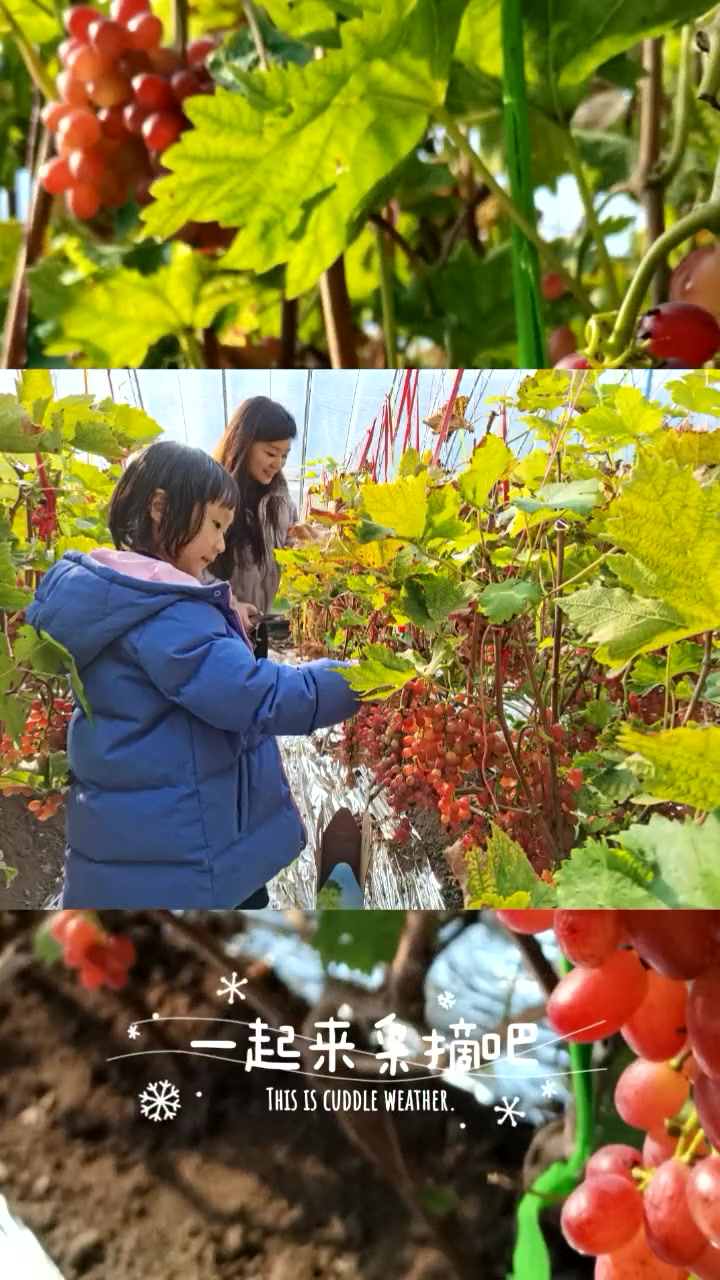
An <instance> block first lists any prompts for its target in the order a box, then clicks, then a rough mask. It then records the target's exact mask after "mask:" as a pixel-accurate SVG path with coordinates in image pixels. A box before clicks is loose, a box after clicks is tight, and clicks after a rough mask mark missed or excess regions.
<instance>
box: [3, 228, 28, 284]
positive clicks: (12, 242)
mask: <svg viewBox="0 0 720 1280" xmlns="http://www.w3.org/2000/svg"><path fill="white" fill-rule="evenodd" d="M22 236H23V224H22V223H21V222H18V220H17V219H16V218H8V220H7V221H6V222H3V223H0V289H9V288H10V285H11V284H12V281H13V276H14V274H15V262H16V260H17V255H18V249H19V248H20V245H21V244H22Z"/></svg>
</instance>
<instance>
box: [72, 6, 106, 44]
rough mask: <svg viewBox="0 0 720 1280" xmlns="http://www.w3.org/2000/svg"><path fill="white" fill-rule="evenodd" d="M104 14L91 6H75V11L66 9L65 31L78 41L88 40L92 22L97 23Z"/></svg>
mask: <svg viewBox="0 0 720 1280" xmlns="http://www.w3.org/2000/svg"><path fill="white" fill-rule="evenodd" d="M101 17H102V14H101V13H98V11H97V9H91V8H90V6H89V5H75V7H74V8H73V9H66V10H65V12H64V13H63V23H64V25H65V30H66V31H69V33H70V35H71V36H74V37H75V39H76V40H87V34H88V29H89V27H90V23H91V22H97V20H98V18H101Z"/></svg>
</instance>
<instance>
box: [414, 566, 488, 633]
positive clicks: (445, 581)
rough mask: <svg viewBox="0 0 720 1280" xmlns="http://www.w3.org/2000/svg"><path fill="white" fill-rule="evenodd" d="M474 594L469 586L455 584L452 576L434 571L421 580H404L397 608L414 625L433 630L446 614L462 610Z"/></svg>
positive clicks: (464, 583)
mask: <svg viewBox="0 0 720 1280" xmlns="http://www.w3.org/2000/svg"><path fill="white" fill-rule="evenodd" d="M474 594H475V589H474V587H473V584H472V583H470V582H458V580H457V578H455V577H453V576H452V574H450V573H447V572H444V571H442V570H437V571H436V572H434V573H432V574H428V575H427V576H426V577H424V578H423V579H422V580H419V579H417V578H408V579H407V580H406V582H405V584H404V587H403V591H402V595H401V597H400V606H401V608H402V609H404V610H405V612H406V614H407V616H408V618H409V619H410V620H411V622H414V623H415V626H417V627H424V628H425V629H426V630H428V631H434V630H437V628H438V626H440V625H441V624H442V623H443V622H444V621H445V619H446V618H447V617H448V615H449V614H451V613H454V612H455V611H456V610H458V609H462V608H464V606H465V605H467V604H468V602H469V601H470V600H471V599H472V597H473V595H474Z"/></svg>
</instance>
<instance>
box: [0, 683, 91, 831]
mask: <svg viewBox="0 0 720 1280" xmlns="http://www.w3.org/2000/svg"><path fill="white" fill-rule="evenodd" d="M72 710H73V705H72V703H71V702H68V701H67V699H65V698H53V699H52V700H51V701H50V702H48V703H46V702H44V701H43V700H42V699H41V698H35V700H34V701H33V703H32V704H31V707H30V712H29V714H28V717H27V720H26V721H25V729H24V732H23V734H22V735H21V737H20V745H19V746H17V747H16V746H15V743H14V742H13V740H12V738H11V737H10V735H9V734H8V733H4V734H3V736H2V738H1V739H0V768H2V765H3V763H4V764H7V765H9V766H10V767H11V768H12V767H13V766H14V765H16V764H19V763H20V762H21V761H23V760H30V759H31V758H33V757H37V756H41V755H43V754H46V753H47V752H51V751H64V750H65V746H66V743H67V727H68V723H69V720H70V716H71V715H72ZM0 791H1V792H2V794H3V795H6V796H9V795H24V796H32V795H33V789H32V787H26V786H22V785H15V784H13V783H7V784H6V785H4V786H3V787H2V788H0ZM62 802H63V795H62V792H59V791H53V792H51V793H50V794H49V795H46V796H43V798H42V799H33V800H30V802H29V804H28V809H29V810H30V812H31V813H33V814H34V815H35V817H36V818H37V819H38V821H39V822H47V820H48V818H52V817H53V815H54V814H55V813H57V810H58V809H59V807H60V805H61V804H62Z"/></svg>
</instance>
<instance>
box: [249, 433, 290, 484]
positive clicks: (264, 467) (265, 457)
mask: <svg viewBox="0 0 720 1280" xmlns="http://www.w3.org/2000/svg"><path fill="white" fill-rule="evenodd" d="M289 453H290V441H289V440H256V441H255V444H254V445H252V446H251V448H250V452H249V454H248V461H247V467H248V471H249V472H250V475H251V476H252V478H253V480H257V482H258V484H271V483H272V481H273V480H274V479H275V476H276V475H277V473H278V471H282V469H283V467H284V466H285V463H286V462H287V460H288V454H289Z"/></svg>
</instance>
